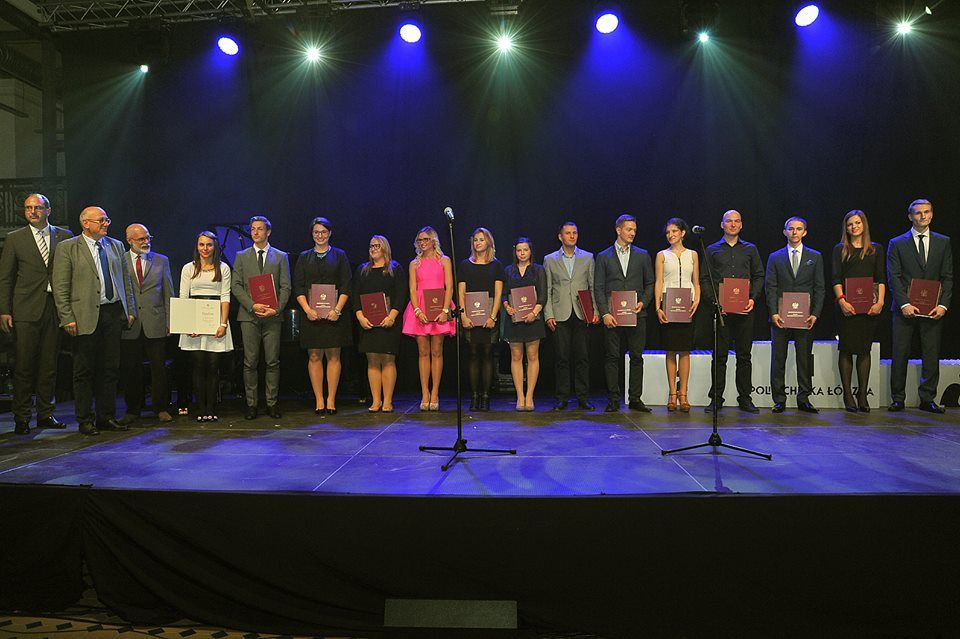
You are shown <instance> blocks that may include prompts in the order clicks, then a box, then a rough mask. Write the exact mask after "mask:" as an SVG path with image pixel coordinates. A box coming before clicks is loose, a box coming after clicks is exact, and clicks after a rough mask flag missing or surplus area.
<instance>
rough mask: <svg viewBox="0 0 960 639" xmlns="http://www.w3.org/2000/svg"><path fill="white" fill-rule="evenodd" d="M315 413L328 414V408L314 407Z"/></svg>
mask: <svg viewBox="0 0 960 639" xmlns="http://www.w3.org/2000/svg"><path fill="white" fill-rule="evenodd" d="M313 414H314V415H326V414H327V409H326V408H314V409H313Z"/></svg>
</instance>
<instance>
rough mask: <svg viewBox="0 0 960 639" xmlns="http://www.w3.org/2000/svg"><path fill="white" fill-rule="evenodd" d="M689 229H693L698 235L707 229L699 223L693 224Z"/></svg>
mask: <svg viewBox="0 0 960 639" xmlns="http://www.w3.org/2000/svg"><path fill="white" fill-rule="evenodd" d="M690 230H691V231H693V232H694V233H696V234H697V235H700V234H701V233H703V232H704V231H706V230H707V229H705V228H704V227H702V226H700V225H699V224H694V226H693V228H692V229H690Z"/></svg>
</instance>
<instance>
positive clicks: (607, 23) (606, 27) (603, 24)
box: [596, 12, 620, 35]
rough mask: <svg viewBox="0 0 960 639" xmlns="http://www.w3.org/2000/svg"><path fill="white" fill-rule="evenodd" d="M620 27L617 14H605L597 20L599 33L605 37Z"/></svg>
mask: <svg viewBox="0 0 960 639" xmlns="http://www.w3.org/2000/svg"><path fill="white" fill-rule="evenodd" d="M618 26H620V18H618V17H617V14H615V13H610V12H607V13H603V14H601V15H600V16H599V17H598V18H597V24H596V27H597V31H599V32H600V33H602V34H604V35H606V34H608V33H613V32H614V31H616V30H617V27H618Z"/></svg>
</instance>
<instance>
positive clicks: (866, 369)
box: [833, 210, 887, 413]
mask: <svg viewBox="0 0 960 639" xmlns="http://www.w3.org/2000/svg"><path fill="white" fill-rule="evenodd" d="M886 280H887V275H886V258H885V256H884V250H883V246H881V245H880V244H877V243H876V242H871V241H870V224H869V222H867V214H866V213H864V212H863V211H858V210H853V211H850V212H849V213H847V214H846V215H844V216H843V237H842V239H841V240H840V243H839V244H837V245H836V246H835V247H834V248H833V294H834V296H835V297H836V300H837V307H838V308H839V310H840V313H838V320H839V331H838V333H839V337H840V340H839V342H840V343H839V345H838V350H839V351H840V358H839V360H838V367H839V368H840V383H841V384H842V385H843V406H844V408H846V409H847V411H849V412H851V413H856V412H858V411H863V412H864V413H868V412H870V405H869V404H868V403H867V390H868V389H869V387H870V348H871V347H872V346H873V338H874V335H876V331H877V320H878V319H879V317H880V311H882V310H883V300H884V297H885V294H886V289H887V287H886ZM854 355H856V356H857V385H858V388H857V397H856V401H854V397H853V388H852V383H853V356H854Z"/></svg>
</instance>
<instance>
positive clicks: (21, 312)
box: [0, 193, 73, 435]
mask: <svg viewBox="0 0 960 639" xmlns="http://www.w3.org/2000/svg"><path fill="white" fill-rule="evenodd" d="M23 211H24V217H26V219H27V223H28V224H27V226H25V227H23V228H20V229H17V230H15V231H11V232H10V233H9V234H8V235H7V239H6V241H5V242H4V245H3V255H2V256H0V330H3V332H5V333H7V332H10V330H13V332H14V336H15V346H14V349H15V350H14V353H15V355H14V356H15V358H16V359H15V361H14V369H13V421H14V432H15V433H17V434H18V435H26V434H27V433H29V432H30V417H31V415H32V412H33V411H32V408H33V407H32V404H33V395H34V394H36V396H37V427H38V428H65V427H66V426H65V425H64V424H63V423H61V422H60V421H59V420H57V418H56V417H54V416H53V392H54V386H55V385H56V380H57V355H58V354H59V352H60V326H59V321H58V320H57V307H56V305H55V304H54V301H53V288H52V284H51V279H50V278H51V275H52V274H53V255H54V251H55V250H56V248H57V247H58V246H59V244H60V242H62V241H64V240H66V239H67V238H69V237H71V236H72V235H73V233H71V232H70V231H68V230H67V229H63V228H59V227H56V226H53V225H52V224H49V223H48V218H49V217H50V201H49V200H48V199H47V198H46V196H44V195H41V194H40V193H33V194H32V195H30V196H28V197H27V199H26V201H25V202H24V203H23Z"/></svg>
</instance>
